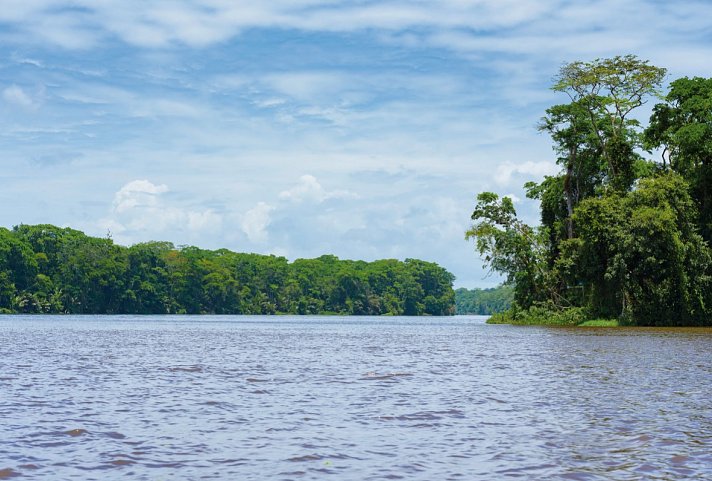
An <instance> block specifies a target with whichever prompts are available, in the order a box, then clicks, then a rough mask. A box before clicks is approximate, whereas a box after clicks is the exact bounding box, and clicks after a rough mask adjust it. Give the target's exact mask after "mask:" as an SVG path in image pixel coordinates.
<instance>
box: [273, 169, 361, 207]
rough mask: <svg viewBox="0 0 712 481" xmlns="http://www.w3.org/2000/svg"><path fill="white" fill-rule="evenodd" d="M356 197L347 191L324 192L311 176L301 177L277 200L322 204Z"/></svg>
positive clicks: (281, 193)
mask: <svg viewBox="0 0 712 481" xmlns="http://www.w3.org/2000/svg"><path fill="white" fill-rule="evenodd" d="M356 197H358V196H357V195H356V194H354V193H353V192H349V191H347V190H332V191H326V190H325V189H324V188H323V187H322V186H321V184H320V183H319V181H318V180H316V177H314V176H313V175H309V174H306V175H303V176H301V177H300V178H299V182H298V183H297V185H295V186H294V187H292V188H291V189H287V190H284V191H282V192H280V193H279V199H280V200H285V201H289V202H303V201H312V202H323V201H325V200H327V199H345V198H356Z"/></svg>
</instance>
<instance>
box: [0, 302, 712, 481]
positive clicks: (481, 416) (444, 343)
mask: <svg viewBox="0 0 712 481" xmlns="http://www.w3.org/2000/svg"><path fill="white" fill-rule="evenodd" d="M0 349H1V350H2V351H1V354H0V423H1V424H0V479H6V478H13V479H15V478H16V479H42V480H64V479H78V480H79V479H81V480H112V479H117V480H118V479H132V480H151V481H159V480H173V479H180V480H193V479H195V480H198V479H219V480H291V479H294V480H305V479H335V480H339V481H344V480H347V481H348V480H389V479H407V480H428V481H434V480H494V479H509V478H512V479H516V478H519V479H542V480H548V479H568V480H598V479H600V480H611V479H620V480H629V479H630V480H634V479H661V480H663V479H664V480H678V479H711V478H712V330H711V329H641V328H639V329H598V328H591V329H583V328H579V329H562V328H540V327H514V326H506V325H492V326H490V325H486V324H484V318H481V317H473V316H469V317H467V316H462V317H460V316H458V317H455V318H406V317H402V318H383V317H351V318H344V317H291V316H284V317H250V316H244V317H243V316H224V317H223V316H195V317H191V316H183V317H180V316H159V317H156V316H84V317H79V316H63V317H52V316H0Z"/></svg>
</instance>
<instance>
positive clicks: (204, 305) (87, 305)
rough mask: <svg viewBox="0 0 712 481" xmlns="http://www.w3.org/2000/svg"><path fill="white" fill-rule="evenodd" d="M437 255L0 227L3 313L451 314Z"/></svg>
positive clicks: (447, 279) (447, 278)
mask: <svg viewBox="0 0 712 481" xmlns="http://www.w3.org/2000/svg"><path fill="white" fill-rule="evenodd" d="M453 281H454V276H453V275H452V274H450V273H449V272H447V271H446V270H445V269H443V268H442V267H440V266H438V265H437V264H434V263H430V262H424V261H420V260H417V259H406V260H405V261H404V262H401V261H397V260H394V259H386V260H380V261H375V262H370V263H369V262H363V261H349V260H339V259H338V258H337V257H335V256H322V257H319V258H317V259H297V260H296V261H294V262H293V263H291V264H290V263H289V262H288V261H287V259H285V258H284V257H277V256H264V255H258V254H242V253H236V252H231V251H229V250H226V249H220V250H217V251H210V250H204V249H199V248H197V247H192V246H185V247H181V248H176V247H175V246H173V245H172V244H170V243H167V242H148V243H142V244H136V245H134V246H131V247H122V246H119V245H116V244H114V243H113V241H112V240H111V239H99V238H95V237H89V236H86V235H84V234H83V233H82V232H79V231H76V230H72V229H62V228H58V227H55V226H51V225H37V226H27V225H21V226H17V227H15V228H14V229H13V230H12V231H9V230H7V229H3V228H0V313H9V312H27V313H65V312H66V313H77V314H89V313H92V314H100V313H101V314H105V313H112V314H116V313H127V314H166V313H189V314H281V313H285V314H324V313H332V314H344V315H350V314H354V315H438V316H440V315H452V314H454V313H455V293H454V291H453V289H452V283H453Z"/></svg>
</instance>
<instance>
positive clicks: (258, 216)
mask: <svg viewBox="0 0 712 481" xmlns="http://www.w3.org/2000/svg"><path fill="white" fill-rule="evenodd" d="M273 210H274V207H272V206H271V205H269V204H266V203H265V202H260V203H259V204H257V205H256V206H255V207H253V208H252V209H250V210H248V211H247V212H246V213H245V215H244V217H243V219H242V224H241V227H242V231H243V232H244V233H245V234H246V235H247V238H248V239H250V241H251V242H254V243H262V242H265V241H266V240H267V238H268V233H267V227H268V226H269V224H270V222H271V219H270V213H271V212H272V211H273Z"/></svg>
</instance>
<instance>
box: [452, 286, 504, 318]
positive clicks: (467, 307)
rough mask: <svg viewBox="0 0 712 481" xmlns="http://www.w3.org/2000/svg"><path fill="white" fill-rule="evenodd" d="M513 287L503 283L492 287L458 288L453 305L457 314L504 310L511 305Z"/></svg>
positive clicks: (491, 312) (493, 312)
mask: <svg viewBox="0 0 712 481" xmlns="http://www.w3.org/2000/svg"><path fill="white" fill-rule="evenodd" d="M513 300H514V288H513V287H512V286H508V285H503V286H499V287H495V288H492V289H472V290H467V289H465V288H462V287H461V288H460V289H456V290H455V307H456V312H457V313H458V314H477V315H481V316H486V315H490V314H495V313H498V312H504V311H506V310H507V309H509V308H510V307H512V301H513Z"/></svg>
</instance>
